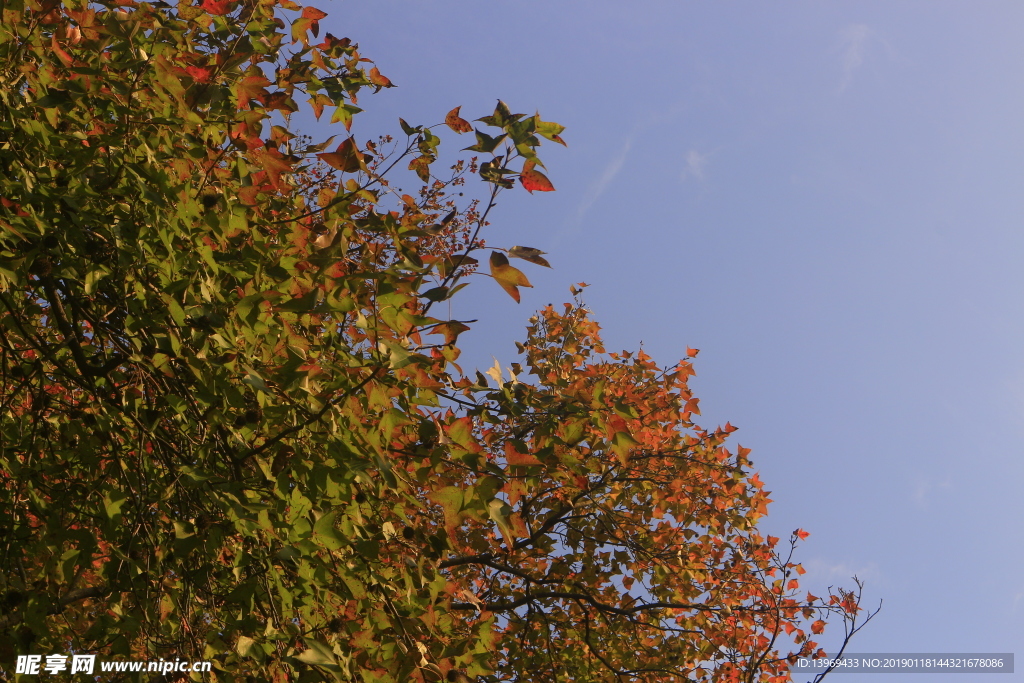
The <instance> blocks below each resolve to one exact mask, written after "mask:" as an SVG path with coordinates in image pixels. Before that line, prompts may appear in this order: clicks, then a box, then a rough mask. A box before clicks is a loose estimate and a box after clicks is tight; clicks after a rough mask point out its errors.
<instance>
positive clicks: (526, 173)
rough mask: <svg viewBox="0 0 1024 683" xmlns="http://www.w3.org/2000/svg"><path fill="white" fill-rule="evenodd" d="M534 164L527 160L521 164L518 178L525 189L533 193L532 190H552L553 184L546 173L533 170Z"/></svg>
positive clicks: (553, 189) (553, 188)
mask: <svg viewBox="0 0 1024 683" xmlns="http://www.w3.org/2000/svg"><path fill="white" fill-rule="evenodd" d="M534 166H536V164H535V163H534V162H532V161H527V162H526V163H524V164H523V170H522V172H520V174H519V180H520V181H522V183H523V187H525V188H526V191H527V192H529V193H530V194H533V191H534V190H537V191H538V192H554V191H555V186H554V185H552V184H551V181H550V180H548V177H547V176H546V175H544V174H543V173H541V172H540V171H536V170H534Z"/></svg>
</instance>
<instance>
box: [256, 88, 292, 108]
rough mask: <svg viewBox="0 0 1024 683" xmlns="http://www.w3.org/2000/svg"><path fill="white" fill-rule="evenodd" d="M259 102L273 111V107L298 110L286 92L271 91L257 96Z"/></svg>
mask: <svg viewBox="0 0 1024 683" xmlns="http://www.w3.org/2000/svg"><path fill="white" fill-rule="evenodd" d="M259 100H260V102H262V103H263V107H264V108H265V109H269V110H271V111H273V110H274V109H280V110H281V111H286V112H289V113H291V112H294V111H298V107H296V106H295V103H294V102H292V100H291V97H289V96H288V93H286V92H281V91H279V92H272V93H268V94H266V95H263V96H261V97H260V98H259Z"/></svg>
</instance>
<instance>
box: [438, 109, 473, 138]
mask: <svg viewBox="0 0 1024 683" xmlns="http://www.w3.org/2000/svg"><path fill="white" fill-rule="evenodd" d="M460 109H462V105H461V104H460V105H459V106H457V107H455V109H452V110H451V111H450V112H448V115H447V116H445V117H444V122H445V123H446V124H448V127H449V128H451V129H452V130H454V131H455V132H456V133H468V132H469V131H471V130H473V126H472V125H471V124H470V122H469V121H467V120H466V119H464V118H462V117H461V116H459V110H460Z"/></svg>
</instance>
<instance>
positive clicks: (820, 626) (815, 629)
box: [811, 619, 825, 633]
mask: <svg viewBox="0 0 1024 683" xmlns="http://www.w3.org/2000/svg"><path fill="white" fill-rule="evenodd" d="M824 630H825V622H824V621H822V620H821V619H818V620H817V621H816V622H814V623H813V624H811V633H821V632H822V631H824Z"/></svg>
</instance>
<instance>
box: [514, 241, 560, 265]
mask: <svg viewBox="0 0 1024 683" xmlns="http://www.w3.org/2000/svg"><path fill="white" fill-rule="evenodd" d="M546 253H547V252H546V251H541V250H540V249H534V248H533V247H518V246H516V247H512V248H511V249H509V250H508V255H509V256H511V257H512V258H520V259H523V260H524V261H529V262H530V263H535V264H537V265H538V266H544V267H545V268H550V267H551V264H550V263H548V261H547V259H546V258H544V257H543V256H541V254H546Z"/></svg>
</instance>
